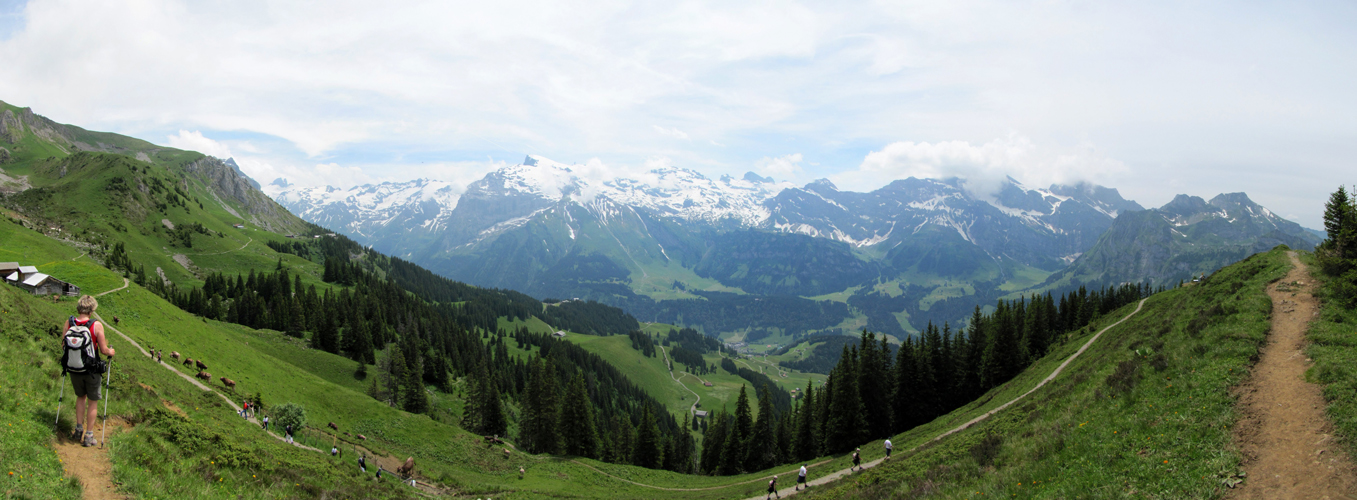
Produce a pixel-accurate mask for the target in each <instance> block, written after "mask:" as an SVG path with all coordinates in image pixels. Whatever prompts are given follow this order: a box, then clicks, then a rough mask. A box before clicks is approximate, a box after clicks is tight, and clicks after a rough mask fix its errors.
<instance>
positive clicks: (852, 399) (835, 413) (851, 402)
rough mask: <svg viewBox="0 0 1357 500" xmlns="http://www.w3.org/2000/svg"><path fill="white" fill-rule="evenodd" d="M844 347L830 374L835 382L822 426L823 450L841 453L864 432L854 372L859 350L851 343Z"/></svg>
mask: <svg viewBox="0 0 1357 500" xmlns="http://www.w3.org/2000/svg"><path fill="white" fill-rule="evenodd" d="M844 347H845V350H846V352H845V355H844V356H843V357H841V358H840V359H839V364H838V366H836V367H835V368H834V370H833V371H832V372H831V373H830V374H829V378H830V380H832V381H833V383H834V389H833V391H832V395H831V397H832V398H833V399H831V400H830V403H829V407H828V409H829V421H828V423H827V424H826V428H825V448H826V450H825V451H828V452H829V453H843V452H846V451H848V450H850V449H852V448H853V447H854V446H857V444H858V443H861V442H862V441H864V440H865V439H866V436H867V419H866V418H864V417H863V414H862V400H861V399H860V398H859V397H858V387H857V383H856V382H857V373H856V371H855V368H856V367H857V366H858V351H857V347H856V346H854V347H852V348H849V347H848V346H844Z"/></svg>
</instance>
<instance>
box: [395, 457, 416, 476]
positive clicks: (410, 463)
mask: <svg viewBox="0 0 1357 500" xmlns="http://www.w3.org/2000/svg"><path fill="white" fill-rule="evenodd" d="M396 473H397V474H400V475H401V477H410V476H413V475H414V474H415V457H410V458H407V459H405V465H402V466H400V467H398V468H396Z"/></svg>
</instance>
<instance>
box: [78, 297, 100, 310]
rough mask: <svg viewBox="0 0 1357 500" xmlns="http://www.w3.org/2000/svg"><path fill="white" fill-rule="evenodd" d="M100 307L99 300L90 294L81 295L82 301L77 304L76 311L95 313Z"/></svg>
mask: <svg viewBox="0 0 1357 500" xmlns="http://www.w3.org/2000/svg"><path fill="white" fill-rule="evenodd" d="M98 308H99V301H97V300H94V297H91V296H89V295H85V296H83V297H80V302H76V304H75V312H77V313H80V314H94V310H95V309H98Z"/></svg>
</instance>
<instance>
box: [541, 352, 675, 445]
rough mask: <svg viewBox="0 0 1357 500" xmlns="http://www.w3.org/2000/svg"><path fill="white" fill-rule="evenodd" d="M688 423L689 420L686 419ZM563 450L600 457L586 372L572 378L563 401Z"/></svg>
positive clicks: (561, 427)
mask: <svg viewBox="0 0 1357 500" xmlns="http://www.w3.org/2000/svg"><path fill="white" fill-rule="evenodd" d="M684 423H685V424H686V423H687V420H685V421H684ZM560 429H561V434H562V441H563V443H562V445H563V448H562V451H564V452H565V454H567V455H576V456H581V457H586V458H598V430H597V429H595V428H594V405H593V403H591V402H590V401H589V391H588V388H587V387H585V385H584V373H583V372H580V373H576V374H575V377H574V378H573V379H571V380H570V388H569V389H568V390H567V391H566V395H565V401H563V402H562V403H561V423H560Z"/></svg>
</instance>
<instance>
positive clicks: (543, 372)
mask: <svg viewBox="0 0 1357 500" xmlns="http://www.w3.org/2000/svg"><path fill="white" fill-rule="evenodd" d="M559 423H560V401H559V399H558V398H557V387H556V367H555V366H554V364H553V363H552V362H551V360H550V359H549V358H542V357H540V356H539V357H537V358H536V359H535V360H534V361H533V367H532V375H531V378H530V379H529V382H528V388H527V392H526V394H525V396H524V397H523V421H522V423H521V425H520V427H519V435H520V436H519V441H522V442H524V443H527V447H528V451H530V452H532V453H556V452H557V450H559V449H560V433H559V432H557V428H556V426H557V425H558V424H559Z"/></svg>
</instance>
